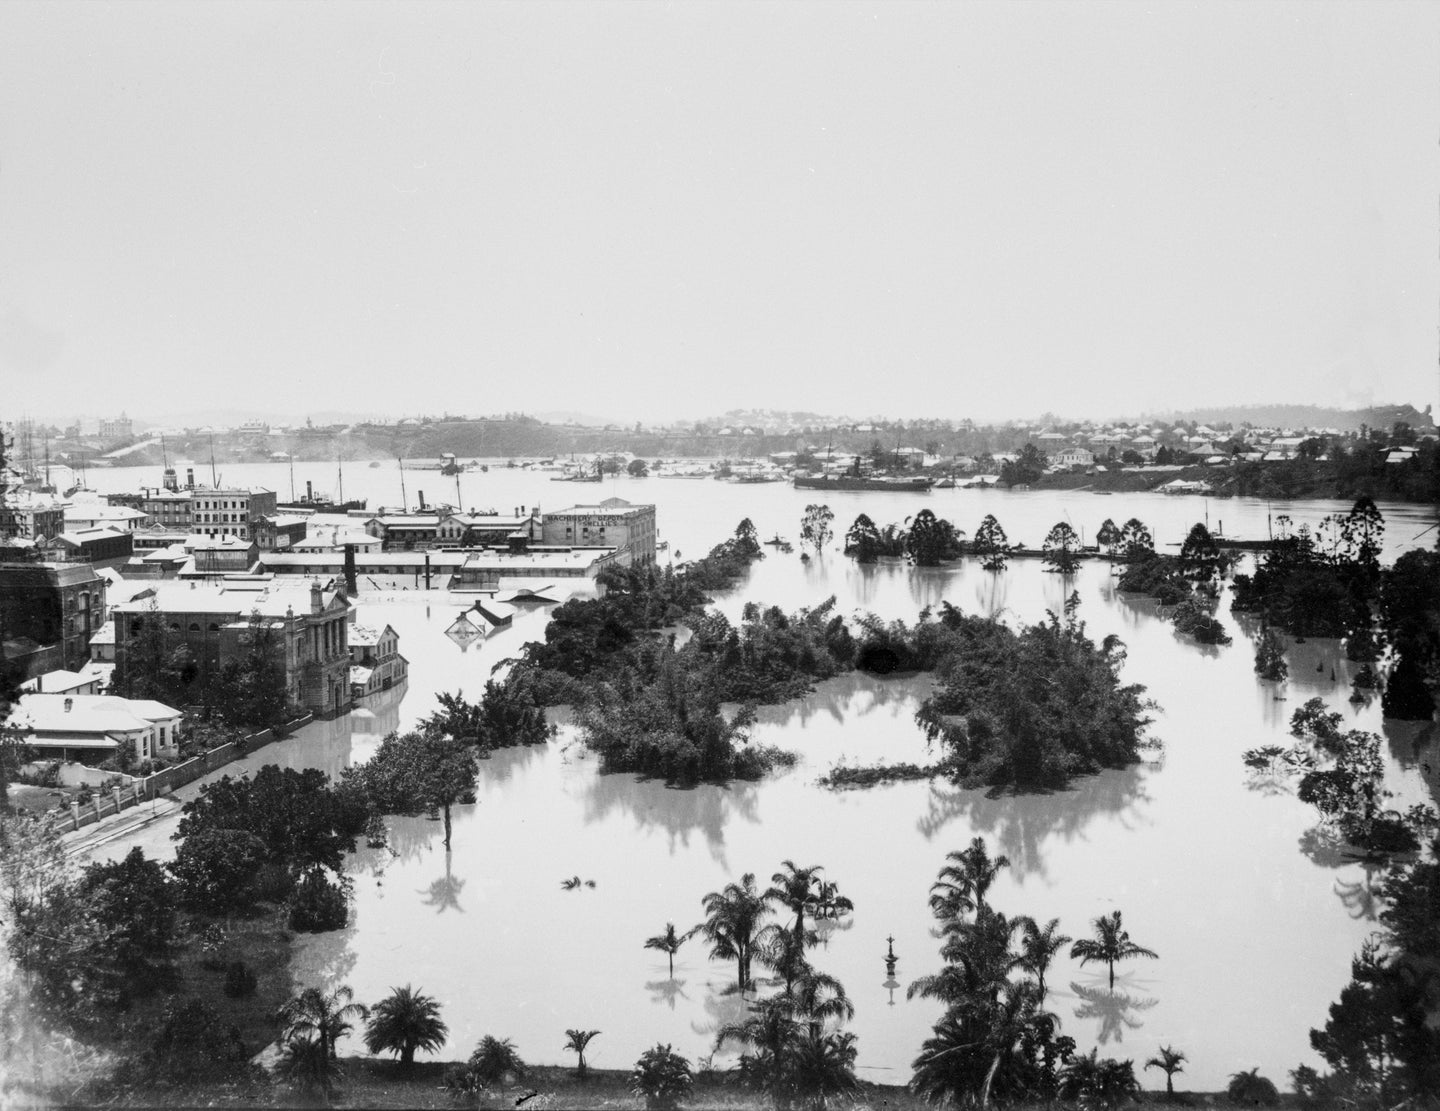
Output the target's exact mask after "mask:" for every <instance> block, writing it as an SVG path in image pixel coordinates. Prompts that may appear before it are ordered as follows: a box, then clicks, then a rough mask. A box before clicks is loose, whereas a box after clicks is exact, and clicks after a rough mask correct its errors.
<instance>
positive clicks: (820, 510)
mask: <svg viewBox="0 0 1440 1111" xmlns="http://www.w3.org/2000/svg"><path fill="white" fill-rule="evenodd" d="M834 520H835V514H834V512H833V511H832V510H831V509H830V507H829V506H828V505H807V506H806V507H805V516H803V517H801V518H800V543H802V544H809V545H810V547H812V548H814V549H815V554H816V555H819V554H820V552H821V551H822V550H823V549H824V547H825V545H826V544H828V543H829V542H830V537H831V536H832V535H833V534H832V532H831V529H830V523H831V522H832V521H834Z"/></svg>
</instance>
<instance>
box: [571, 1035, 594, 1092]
mask: <svg viewBox="0 0 1440 1111" xmlns="http://www.w3.org/2000/svg"><path fill="white" fill-rule="evenodd" d="M599 1033H600V1031H599V1030H566V1031H565V1048H566V1049H568V1050H570V1051H571V1052H572V1053H578V1054H579V1055H580V1067H579V1068H578V1069H577V1070H576V1071H577V1072H578V1073H579V1076H580V1079H581V1080H584V1079H585V1076H586V1070H585V1047H586V1046H587V1045H589V1044H590V1039H591V1038H594V1037H596V1036H598V1035H599Z"/></svg>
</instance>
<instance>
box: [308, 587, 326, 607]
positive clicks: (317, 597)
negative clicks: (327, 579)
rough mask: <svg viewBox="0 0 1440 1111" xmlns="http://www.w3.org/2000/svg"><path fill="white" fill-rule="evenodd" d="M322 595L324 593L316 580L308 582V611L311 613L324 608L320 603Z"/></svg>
mask: <svg viewBox="0 0 1440 1111" xmlns="http://www.w3.org/2000/svg"><path fill="white" fill-rule="evenodd" d="M323 595H324V591H323V590H321V589H320V584H319V583H318V582H312V583H311V584H310V612H311V613H319V612H320V611H321V609H322V608H324V607H323V605H322V603H321V598H322V597H323Z"/></svg>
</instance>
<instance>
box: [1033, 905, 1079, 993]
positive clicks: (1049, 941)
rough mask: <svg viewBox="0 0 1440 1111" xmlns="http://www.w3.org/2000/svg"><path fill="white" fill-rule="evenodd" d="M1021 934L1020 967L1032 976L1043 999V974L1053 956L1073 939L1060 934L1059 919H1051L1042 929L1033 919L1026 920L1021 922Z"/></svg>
mask: <svg viewBox="0 0 1440 1111" xmlns="http://www.w3.org/2000/svg"><path fill="white" fill-rule="evenodd" d="M1022 930H1023V932H1022V934H1021V937H1020V953H1021V967H1022V968H1024V969H1025V971H1026V972H1029V973H1031V974H1033V975H1034V977H1035V982H1036V984H1037V985H1038V986H1039V988H1040V998H1041V999H1042V1000H1043V999H1044V998H1045V972H1046V970H1047V969H1048V968H1049V967H1050V962H1051V961H1052V960H1054V959H1055V954H1056V953H1058V952H1059V951H1060V950H1061V949H1063V948H1064V947H1065V946H1066V945H1068V944H1069V943H1070V942H1072V941H1074V940H1075V939H1074V938H1073V937H1066V936H1065V935H1064V934H1062V933H1061V932H1060V919H1058V918H1052V919H1050V921H1049V922H1047V923H1046V924H1045V926H1044V927H1043V928H1042V927H1041V926H1039V925H1037V924H1036V922H1035V920H1034V919H1033V918H1026V919H1024V920H1023V921H1022Z"/></svg>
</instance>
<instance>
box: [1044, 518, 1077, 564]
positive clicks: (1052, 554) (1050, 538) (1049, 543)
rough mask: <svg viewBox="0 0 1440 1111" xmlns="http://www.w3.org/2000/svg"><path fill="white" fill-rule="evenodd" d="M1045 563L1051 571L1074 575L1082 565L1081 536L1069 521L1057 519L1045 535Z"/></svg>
mask: <svg viewBox="0 0 1440 1111" xmlns="http://www.w3.org/2000/svg"><path fill="white" fill-rule="evenodd" d="M1044 551H1045V564H1046V566H1047V567H1048V568H1049V569H1050V570H1051V571H1058V572H1059V573H1060V574H1062V575H1073V574H1074V573H1075V571H1076V570H1077V569H1078V568H1079V566H1080V555H1079V552H1080V537H1078V536H1077V535H1076V534H1075V530H1074V529H1073V528H1071V527H1070V524H1069V522H1067V521H1057V522H1056V524H1055V527H1054V528H1052V529H1051V530H1050V532H1049V535H1047V536H1046V537H1045V544H1044Z"/></svg>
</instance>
